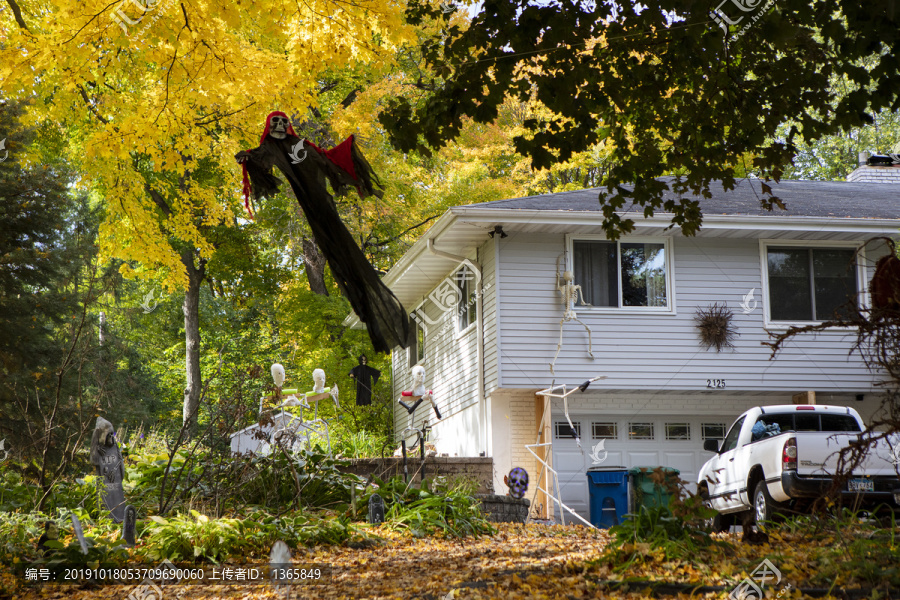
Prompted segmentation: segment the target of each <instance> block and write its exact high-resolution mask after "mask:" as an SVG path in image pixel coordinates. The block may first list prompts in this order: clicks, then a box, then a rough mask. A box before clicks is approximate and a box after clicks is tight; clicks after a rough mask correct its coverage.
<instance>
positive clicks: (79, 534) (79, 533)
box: [69, 513, 88, 555]
mask: <svg viewBox="0 0 900 600" xmlns="http://www.w3.org/2000/svg"><path fill="white" fill-rule="evenodd" d="M69 516H70V517H72V529H74V530H75V537H76V538H78V544H79V545H80V546H81V553H82V554H84V555H87V553H88V545H87V540H86V539H84V530H83V529H82V528H81V521H79V520H78V515H76V514H75V513H71V514H70V515H69Z"/></svg>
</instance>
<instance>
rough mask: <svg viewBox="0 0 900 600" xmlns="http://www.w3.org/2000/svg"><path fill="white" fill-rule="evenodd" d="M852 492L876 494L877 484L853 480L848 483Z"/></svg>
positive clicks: (864, 480)
mask: <svg viewBox="0 0 900 600" xmlns="http://www.w3.org/2000/svg"><path fill="white" fill-rule="evenodd" d="M848 486H849V489H850V491H851V492H874V491H875V482H874V481H872V480H871V479H851V480H850V481H849V482H848Z"/></svg>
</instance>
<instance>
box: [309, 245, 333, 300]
mask: <svg viewBox="0 0 900 600" xmlns="http://www.w3.org/2000/svg"><path fill="white" fill-rule="evenodd" d="M303 264H304V265H306V279H308V280H309V289H311V290H312V291H313V292H315V293H317V294H319V295H320V296H327V295H328V288H327V287H326V286H325V257H324V256H322V253H321V252H319V247H318V246H316V241H315V240H314V239H312V238H308V237H305V236H304V238H303Z"/></svg>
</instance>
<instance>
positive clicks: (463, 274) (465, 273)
mask: <svg viewBox="0 0 900 600" xmlns="http://www.w3.org/2000/svg"><path fill="white" fill-rule="evenodd" d="M453 279H454V281H455V282H456V285H457V287H459V305H457V307H456V326H457V331H465V330H466V329H467V328H468V327H469V325H471V324H472V323H474V322H475V314H476V313H475V301H476V293H475V273H474V272H473V271H472V270H471V269H470V268H469V267H468V266H466V265H463V266H462V267H461V268H460V269H459V270H458V271H457V272H456V273H455V274H454V275H453Z"/></svg>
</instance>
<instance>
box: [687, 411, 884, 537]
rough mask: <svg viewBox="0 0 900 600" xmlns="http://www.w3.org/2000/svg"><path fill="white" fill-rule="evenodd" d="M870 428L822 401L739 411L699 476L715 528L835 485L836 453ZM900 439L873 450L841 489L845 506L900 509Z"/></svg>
mask: <svg viewBox="0 0 900 600" xmlns="http://www.w3.org/2000/svg"><path fill="white" fill-rule="evenodd" d="M864 430H865V426H864V424H863V421H862V419H861V418H860V416H859V414H858V413H857V412H856V411H855V410H853V409H852V408H847V407H844V406H825V405H814V406H813V405H794V404H788V405H779V406H757V407H756V408H751V409H750V410H748V411H747V412H745V413H744V414H742V415H741V416H740V417H738V419H737V420H736V421H735V422H734V424H733V425H732V426H731V429H730V430H729V431H728V433H727V434H726V435H725V439H724V441H723V442H722V444H721V446H720V445H719V443H718V441H717V440H707V441H706V442H705V443H704V445H703V449H704V450H707V451H709V452H715V453H716V454H715V456H713V457H712V458H711V459H709V460H708V461H707V462H706V464H705V465H703V468H701V469H700V474H699V476H698V482H697V484H698V489H699V492H700V494H701V496H703V497H705V498H707V501H708V503H709V505H710V506H711V507H712V508H715V509H716V510H718V511H719V516H718V517H717V518H716V520H715V522H714V523H713V526H714V528H715V529H717V530H719V531H724V530H727V529H728V527H730V525H731V524H732V522H733V521H734V519H735V517H738V516H739V517H741V520H742V522H743V524H744V525H748V524H753V523H754V522H757V523H758V522H760V521H764V520H769V519H771V518H772V517H773V516H774V515H775V514H777V513H779V512H780V511H785V510H786V509H788V510H800V509H801V508H802V506H803V504H804V503H806V502H808V501H810V500H814V499H815V498H818V497H820V496H821V495H822V494H823V493H824V492H826V491H827V490H828V489H829V488H830V487H831V486H832V484H833V476H834V474H835V472H836V471H837V460H838V452H839V451H840V450H841V449H842V448H844V447H845V446H847V444H848V442H849V441H851V440H853V439H856V438H857V437H858V436H859V435H860V434H861V432H863V431H864ZM898 471H900V437H895V438H891V439H888V440H879V442H878V443H877V444H876V445H874V446H871V447H870V450H869V452H868V454H867V455H866V457H865V458H864V459H863V461H862V462H861V464H860V465H859V467H857V468H856V469H854V470H853V472H852V473H851V476H850V479H849V480H848V481H847V483H846V484H845V486H844V490H843V492H842V495H843V500H844V501H845V504H854V503H858V502H863V503H865V504H868V505H877V504H882V503H883V504H886V505H888V506H890V507H891V508H892V509H894V510H895V511H896V510H900V475H898Z"/></svg>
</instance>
